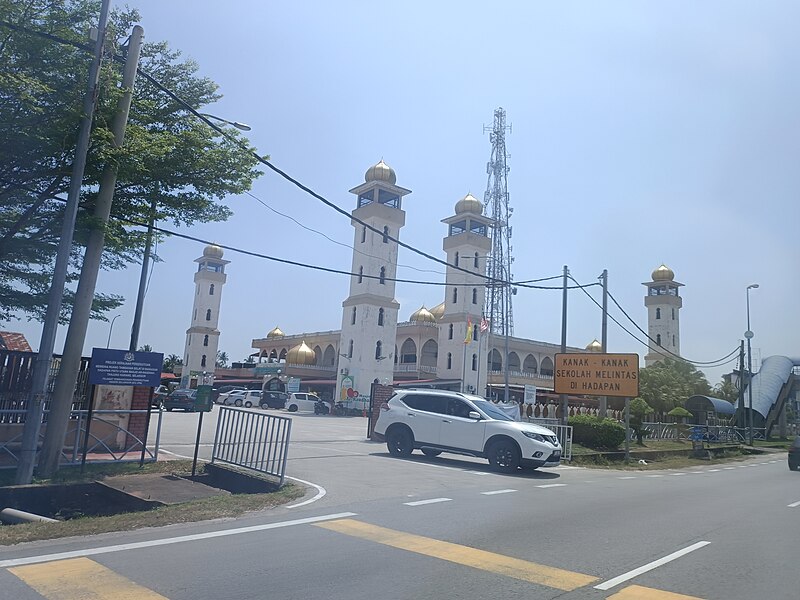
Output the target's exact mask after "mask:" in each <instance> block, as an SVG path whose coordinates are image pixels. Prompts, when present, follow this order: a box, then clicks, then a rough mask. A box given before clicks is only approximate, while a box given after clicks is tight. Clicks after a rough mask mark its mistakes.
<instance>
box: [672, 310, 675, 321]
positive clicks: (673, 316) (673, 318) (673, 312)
mask: <svg viewBox="0 0 800 600" xmlns="http://www.w3.org/2000/svg"><path fill="white" fill-rule="evenodd" d="M672 320H673V321H674V320H675V309H674V308H673V309H672Z"/></svg>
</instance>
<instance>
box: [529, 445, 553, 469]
mask: <svg viewBox="0 0 800 600" xmlns="http://www.w3.org/2000/svg"><path fill="white" fill-rule="evenodd" d="M537 452H541V455H540V456H535V454H536V453H537ZM520 464H521V465H522V466H523V467H533V468H534V469H535V468H538V467H557V466H558V465H560V464H561V448H556V449H555V450H552V451H550V454H547V451H546V450H545V451H542V450H536V452H534V453H533V454H532V455H530V456H524V457H523V458H522V460H520Z"/></svg>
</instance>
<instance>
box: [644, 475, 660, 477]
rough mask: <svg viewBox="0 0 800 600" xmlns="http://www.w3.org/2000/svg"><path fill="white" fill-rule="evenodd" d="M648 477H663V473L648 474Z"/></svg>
mask: <svg viewBox="0 0 800 600" xmlns="http://www.w3.org/2000/svg"><path fill="white" fill-rule="evenodd" d="M648 477H663V475H648Z"/></svg>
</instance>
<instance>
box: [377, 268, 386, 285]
mask: <svg viewBox="0 0 800 600" xmlns="http://www.w3.org/2000/svg"><path fill="white" fill-rule="evenodd" d="M378 283H380V284H381V285H384V284H385V283H386V267H381V276H380V279H378Z"/></svg>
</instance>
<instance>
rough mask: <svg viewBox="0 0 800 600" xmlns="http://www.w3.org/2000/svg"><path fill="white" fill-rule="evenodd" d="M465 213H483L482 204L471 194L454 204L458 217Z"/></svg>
mask: <svg viewBox="0 0 800 600" xmlns="http://www.w3.org/2000/svg"><path fill="white" fill-rule="evenodd" d="M465 212H469V213H477V214H481V213H483V204H481V201H480V200H478V199H477V198H476V197H475V196H473V195H472V194H467V195H466V196H464V197H463V198H462V199H461V200H459V201H458V202H456V214H457V215H460V214H461V213H465Z"/></svg>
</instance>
